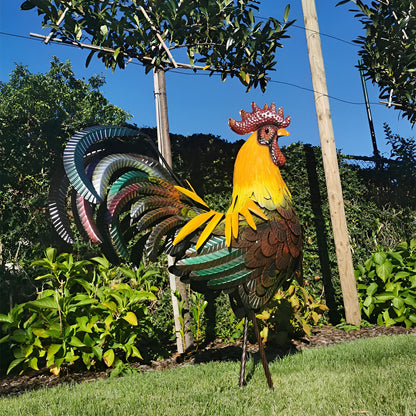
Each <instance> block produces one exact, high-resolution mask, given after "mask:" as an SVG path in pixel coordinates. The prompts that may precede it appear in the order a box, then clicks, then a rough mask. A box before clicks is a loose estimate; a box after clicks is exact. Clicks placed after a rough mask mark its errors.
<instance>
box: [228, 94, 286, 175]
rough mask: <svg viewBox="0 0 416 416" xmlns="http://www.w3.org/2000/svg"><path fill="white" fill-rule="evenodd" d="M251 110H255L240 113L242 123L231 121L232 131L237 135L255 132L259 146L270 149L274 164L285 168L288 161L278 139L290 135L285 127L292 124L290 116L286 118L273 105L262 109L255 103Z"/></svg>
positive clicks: (229, 122) (280, 110) (280, 109)
mask: <svg viewBox="0 0 416 416" xmlns="http://www.w3.org/2000/svg"><path fill="white" fill-rule="evenodd" d="M251 108H252V109H253V111H252V112H251V113H248V112H246V111H244V110H241V111H240V116H241V121H236V120H234V119H233V118H230V119H229V121H228V124H229V126H230V128H231V130H233V131H234V132H235V133H237V134H248V133H253V132H255V133H256V134H257V142H258V144H259V145H262V146H268V147H269V150H270V157H271V159H272V161H273V163H274V164H275V165H276V166H278V167H281V166H283V165H284V164H285V162H286V159H285V157H284V156H283V153H282V152H281V150H280V147H279V143H278V139H279V137H282V136H288V135H289V133H288V132H287V131H286V129H285V127H287V126H288V125H289V124H290V116H287V117H286V118H285V117H284V116H283V109H282V108H279V109H278V110H277V111H276V105H275V104H273V103H272V104H271V105H270V107H269V106H268V105H267V104H265V105H264V107H263V109H261V108H260V107H258V106H257V105H256V104H255V103H254V102H253V103H251Z"/></svg>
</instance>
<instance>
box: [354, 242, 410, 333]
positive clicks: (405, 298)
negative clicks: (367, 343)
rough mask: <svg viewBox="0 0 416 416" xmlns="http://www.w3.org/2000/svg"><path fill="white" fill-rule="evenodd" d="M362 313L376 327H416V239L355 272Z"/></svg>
mask: <svg viewBox="0 0 416 416" xmlns="http://www.w3.org/2000/svg"><path fill="white" fill-rule="evenodd" d="M355 276H356V279H357V283H358V284H357V288H358V294H359V298H360V306H361V309H362V311H363V312H364V313H365V315H366V316H367V317H368V319H369V321H370V322H372V323H377V325H382V326H391V325H396V324H399V325H405V326H406V328H409V327H411V326H416V239H413V240H411V241H410V244H408V243H406V242H402V243H400V244H398V245H397V246H396V248H395V250H394V251H392V250H389V251H382V250H379V251H378V252H376V253H373V254H372V255H371V257H370V258H369V259H368V260H367V261H366V262H365V263H364V265H358V267H357V269H356V270H355Z"/></svg>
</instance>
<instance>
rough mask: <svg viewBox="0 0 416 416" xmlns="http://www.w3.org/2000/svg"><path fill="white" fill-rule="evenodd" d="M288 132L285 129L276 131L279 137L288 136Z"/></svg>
mask: <svg viewBox="0 0 416 416" xmlns="http://www.w3.org/2000/svg"><path fill="white" fill-rule="evenodd" d="M289 134H290V133H289V132H288V131H287V130H286V129H278V130H277V135H278V136H279V137H280V136H289Z"/></svg>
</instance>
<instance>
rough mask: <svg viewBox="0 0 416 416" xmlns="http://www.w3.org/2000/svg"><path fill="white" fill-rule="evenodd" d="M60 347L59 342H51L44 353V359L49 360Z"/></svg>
mask: <svg viewBox="0 0 416 416" xmlns="http://www.w3.org/2000/svg"><path fill="white" fill-rule="evenodd" d="M61 348H62V345H61V344H51V345H49V347H48V349H47V351H48V353H47V355H46V360H48V361H49V360H50V359H51V358H52V357H53V356H54V355H55V354H56V353H57V352H58V351H59V350H60V349H61Z"/></svg>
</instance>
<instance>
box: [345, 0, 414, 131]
mask: <svg viewBox="0 0 416 416" xmlns="http://www.w3.org/2000/svg"><path fill="white" fill-rule="evenodd" d="M349 1H352V2H353V3H355V5H356V6H357V8H358V9H355V10H352V11H354V12H355V13H356V14H355V16H356V17H357V18H358V19H359V21H360V22H361V23H362V25H363V28H364V29H365V33H366V34H365V36H360V37H358V39H357V40H356V43H358V44H359V45H361V49H360V51H359V55H360V56H361V58H362V64H361V68H362V69H363V71H364V73H365V75H366V77H367V78H369V79H371V81H372V82H373V83H375V84H378V86H379V90H380V99H382V100H385V101H387V102H388V103H390V104H391V105H393V106H394V107H395V108H396V109H398V110H401V111H402V112H403V113H402V116H403V117H406V118H408V119H409V121H410V122H411V123H412V124H414V123H415V121H416V78H415V72H416V15H415V6H414V1H413V0H377V1H373V2H371V5H367V4H366V2H364V1H362V0H344V1H341V2H340V3H338V4H344V3H347V2H349Z"/></svg>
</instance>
